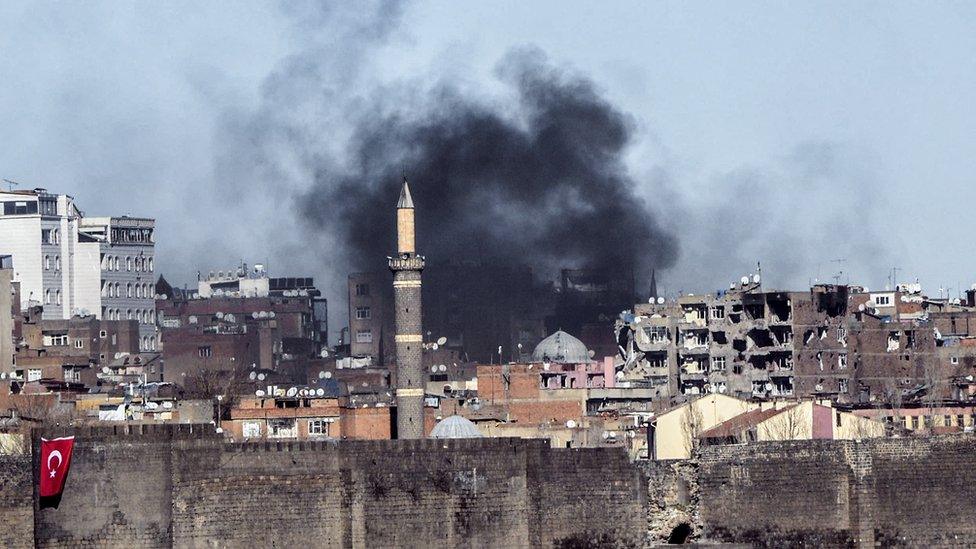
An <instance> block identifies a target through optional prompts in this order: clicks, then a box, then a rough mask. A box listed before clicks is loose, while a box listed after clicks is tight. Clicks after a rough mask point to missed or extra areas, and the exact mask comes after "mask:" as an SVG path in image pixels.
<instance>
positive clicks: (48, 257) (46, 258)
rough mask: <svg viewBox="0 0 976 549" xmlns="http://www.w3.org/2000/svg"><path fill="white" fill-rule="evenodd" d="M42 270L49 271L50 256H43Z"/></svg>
mask: <svg viewBox="0 0 976 549" xmlns="http://www.w3.org/2000/svg"><path fill="white" fill-rule="evenodd" d="M44 270H45V271H50V270H51V256H49V255H46V256H44Z"/></svg>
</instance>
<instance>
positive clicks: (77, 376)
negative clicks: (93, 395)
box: [64, 368, 81, 383]
mask: <svg viewBox="0 0 976 549" xmlns="http://www.w3.org/2000/svg"><path fill="white" fill-rule="evenodd" d="M64 380H65V381H66V382H68V383H81V370H79V369H76V368H65V370H64Z"/></svg>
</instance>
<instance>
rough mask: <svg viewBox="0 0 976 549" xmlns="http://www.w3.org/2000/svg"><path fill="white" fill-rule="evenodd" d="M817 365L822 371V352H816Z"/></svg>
mask: <svg viewBox="0 0 976 549" xmlns="http://www.w3.org/2000/svg"><path fill="white" fill-rule="evenodd" d="M817 365H818V366H819V367H820V370H821V371H823V369H824V364H823V352H822V351H817Z"/></svg>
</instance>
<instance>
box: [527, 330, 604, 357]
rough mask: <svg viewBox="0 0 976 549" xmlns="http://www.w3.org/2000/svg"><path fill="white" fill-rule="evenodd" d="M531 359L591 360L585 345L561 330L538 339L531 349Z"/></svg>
mask: <svg viewBox="0 0 976 549" xmlns="http://www.w3.org/2000/svg"><path fill="white" fill-rule="evenodd" d="M532 360H535V361H538V362H559V363H562V364H581V363H585V362H593V360H592V359H590V353H589V351H587V349H586V345H583V342H582V341H580V340H578V339H576V338H575V337H573V336H571V335H569V334H567V333H566V332H564V331H562V330H558V331H557V332H556V333H554V334H552V335H551V336H549V337H547V338H545V339H543V340H542V341H540V342H539V344H538V345H536V346H535V350H534V351H532Z"/></svg>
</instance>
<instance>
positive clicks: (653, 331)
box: [644, 326, 668, 343]
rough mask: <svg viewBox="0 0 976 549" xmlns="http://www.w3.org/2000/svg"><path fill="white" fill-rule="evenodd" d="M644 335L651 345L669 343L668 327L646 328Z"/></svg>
mask: <svg viewBox="0 0 976 549" xmlns="http://www.w3.org/2000/svg"><path fill="white" fill-rule="evenodd" d="M644 335H645V336H647V339H648V340H649V341H650V342H651V343H667V342H668V328H667V326H644Z"/></svg>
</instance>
